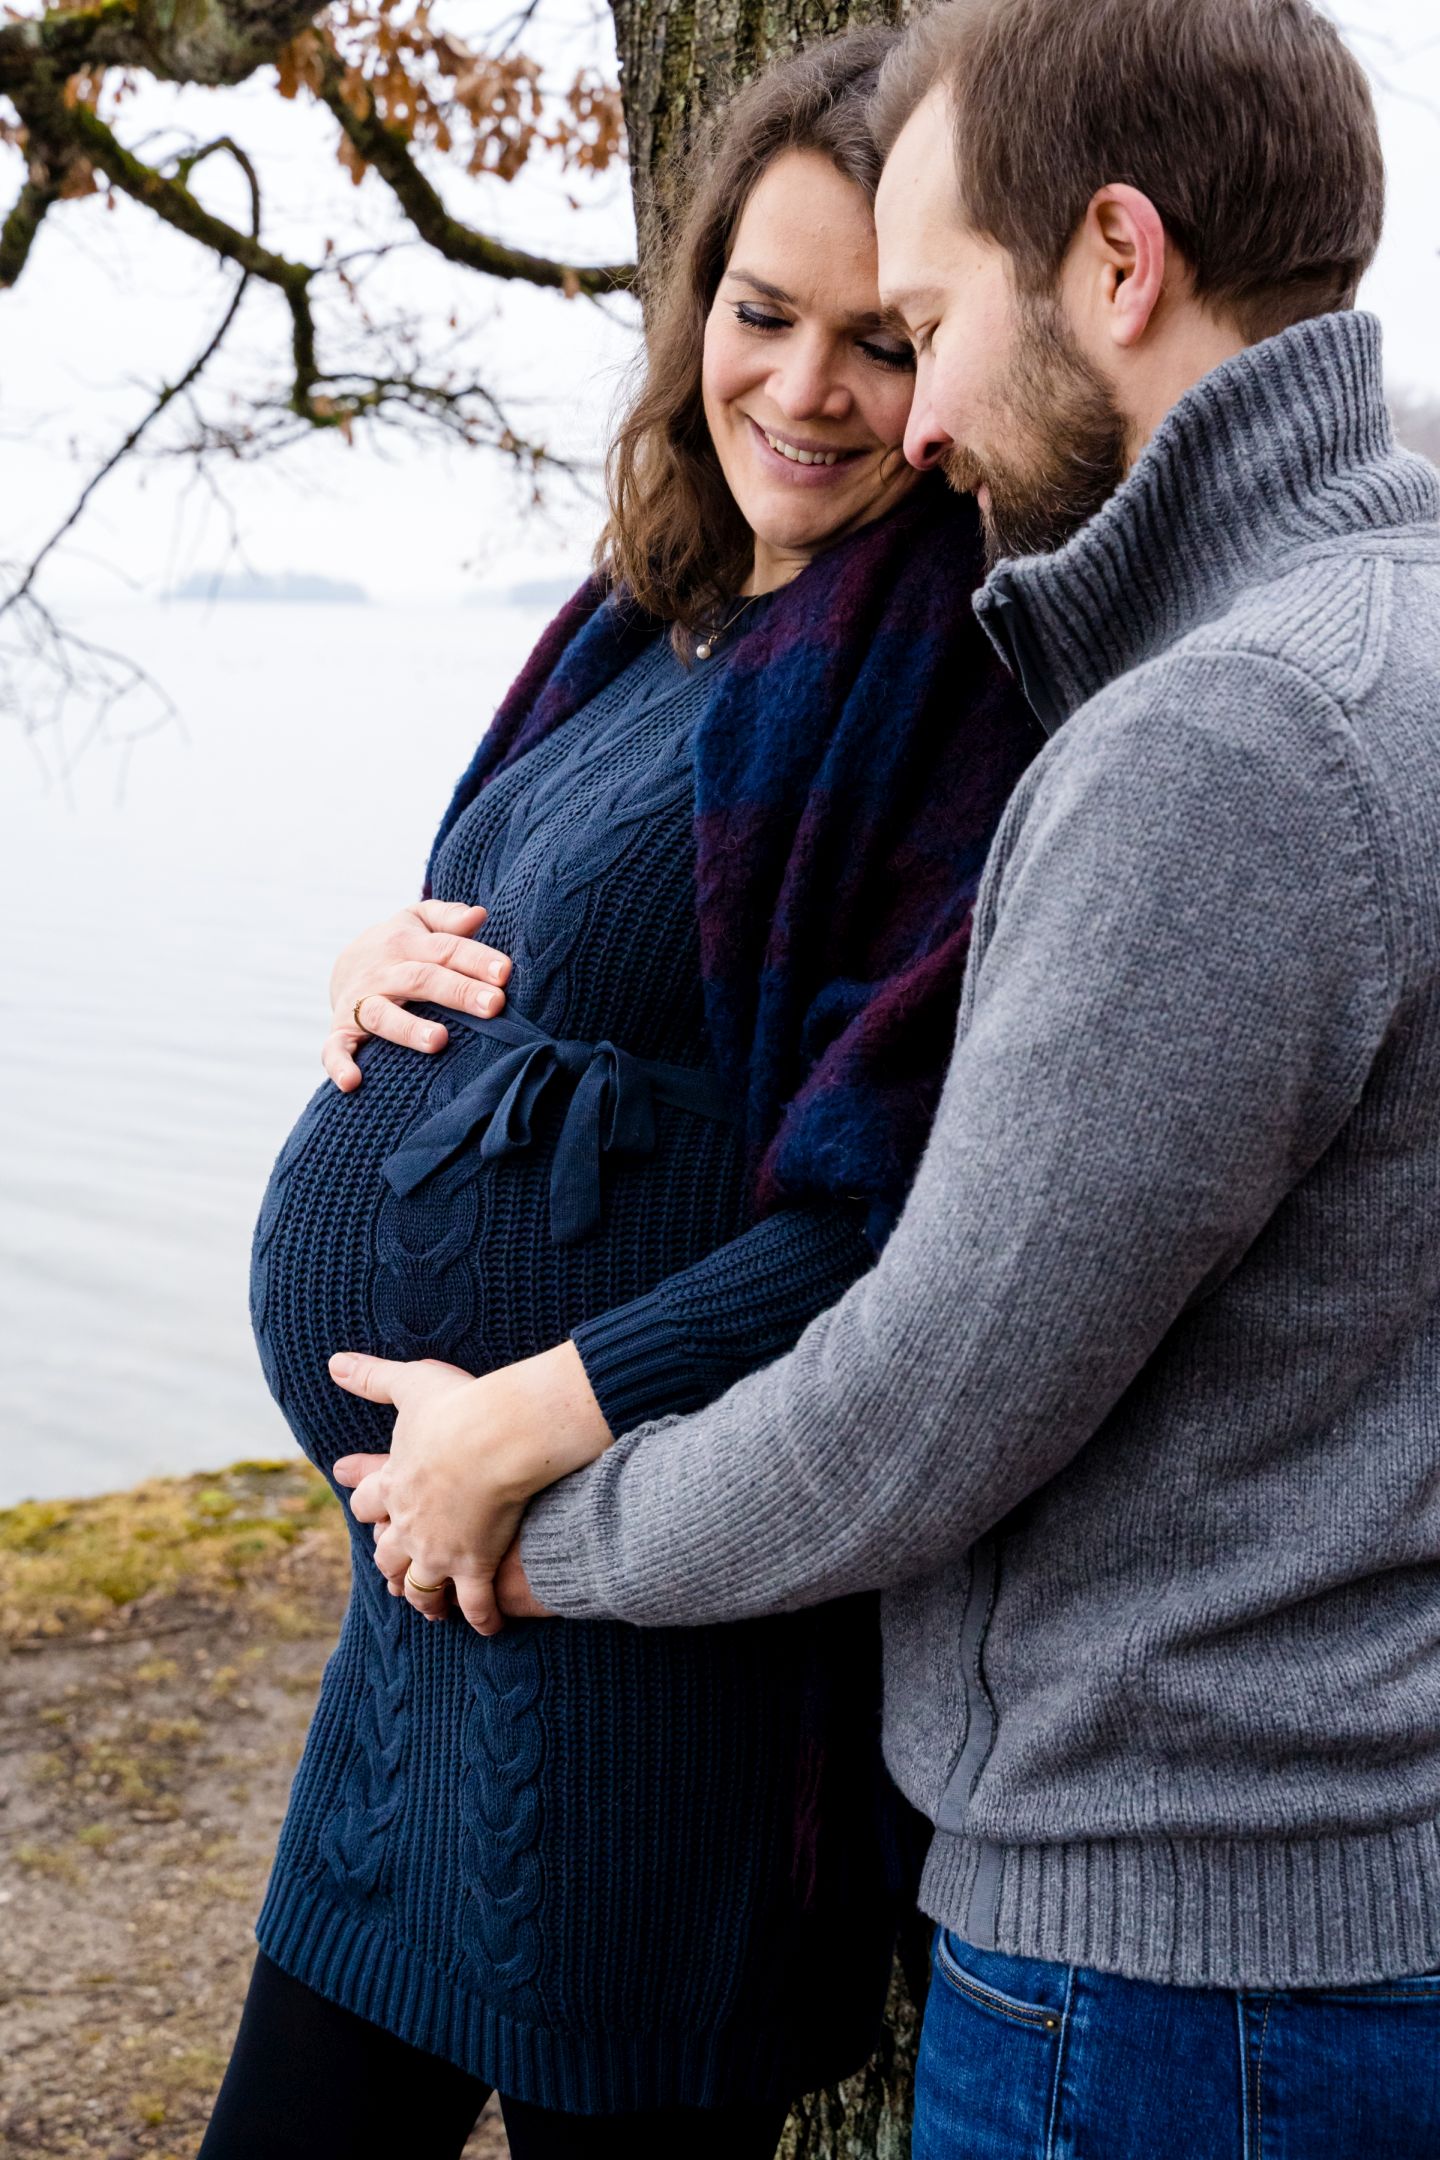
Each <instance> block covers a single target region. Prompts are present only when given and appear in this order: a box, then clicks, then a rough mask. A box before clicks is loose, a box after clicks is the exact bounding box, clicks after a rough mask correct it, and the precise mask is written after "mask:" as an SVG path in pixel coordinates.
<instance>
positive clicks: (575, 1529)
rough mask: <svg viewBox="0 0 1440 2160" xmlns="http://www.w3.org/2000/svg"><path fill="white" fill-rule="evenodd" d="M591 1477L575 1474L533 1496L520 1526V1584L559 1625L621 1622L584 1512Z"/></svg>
mask: <svg viewBox="0 0 1440 2160" xmlns="http://www.w3.org/2000/svg"><path fill="white" fill-rule="evenodd" d="M593 1476H594V1472H593V1471H591V1470H580V1471H577V1472H576V1474H575V1475H574V1476H573V1477H568V1478H562V1479H561V1480H560V1483H559V1484H558V1485H552V1486H551V1487H550V1488H549V1490H548V1492H542V1493H537V1494H536V1496H535V1498H534V1499H533V1500H532V1501H531V1502H530V1505H529V1507H528V1508H527V1509H526V1511H525V1521H524V1523H523V1525H522V1527H521V1532H520V1561H521V1565H522V1566H523V1567H524V1570H525V1579H526V1581H527V1582H528V1583H529V1585H530V1588H531V1590H532V1591H533V1592H534V1594H535V1596H536V1597H537V1598H539V1600H540V1602H541V1604H542V1605H545V1606H547V1607H548V1608H549V1610H550V1611H551V1612H552V1613H558V1614H559V1615H560V1617H561V1618H562V1619H564V1620H614V1619H618V1618H619V1617H620V1616H619V1615H618V1614H617V1613H616V1612H615V1610H614V1608H613V1606H612V1605H611V1603H610V1596H611V1591H610V1584H609V1581H608V1573H609V1571H608V1569H607V1568H606V1565H605V1556H604V1554H603V1553H602V1552H601V1551H600V1549H599V1546H598V1543H597V1541H596V1538H595V1534H594V1518H593V1515H591V1514H590V1513H588V1512H587V1508H586V1488H587V1486H588V1485H589V1484H590V1482H591V1481H592V1479H593Z"/></svg>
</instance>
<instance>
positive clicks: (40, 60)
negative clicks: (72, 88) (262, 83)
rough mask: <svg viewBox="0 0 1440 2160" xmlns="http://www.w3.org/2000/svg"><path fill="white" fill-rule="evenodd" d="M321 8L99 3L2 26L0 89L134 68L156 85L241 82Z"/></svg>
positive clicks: (268, 3)
mask: <svg viewBox="0 0 1440 2160" xmlns="http://www.w3.org/2000/svg"><path fill="white" fill-rule="evenodd" d="M322 11H323V0H186V5H185V6H183V7H177V6H175V5H174V4H173V0H170V4H166V0H99V4H98V5H97V6H95V7H88V8H85V7H81V8H56V9H51V10H49V11H47V12H46V13H45V14H43V15H39V16H36V17H35V18H34V19H33V20H31V19H30V18H28V17H27V18H26V19H24V20H23V21H20V22H8V23H4V24H0V90H5V91H11V92H13V91H14V90H16V89H21V90H23V89H24V88H25V87H26V85H27V84H29V83H32V82H34V81H35V80H36V77H37V75H40V74H47V75H50V76H52V77H58V78H60V79H63V78H64V77H66V76H68V75H78V74H80V73H82V72H89V71H93V70H96V69H99V68H107V67H123V68H139V69H143V71H144V72H145V73H146V74H147V75H154V76H156V77H157V78H158V79H159V80H160V81H161V82H185V83H204V84H207V85H210V86H211V87H214V86H217V85H221V84H234V83H238V82H244V80H245V78H246V77H247V76H248V75H253V74H254V72H255V70H256V68H259V67H264V66H266V65H267V64H268V63H269V62H271V61H273V60H274V58H275V55H276V53H277V52H279V51H280V49H281V47H282V46H284V45H286V44H288V43H289V41H290V39H291V38H293V37H295V36H297V35H298V34H299V32H300V31H301V30H303V29H304V28H305V27H306V25H307V24H308V23H311V22H313V21H314V19H315V17H316V16H317V15H319V14H320V13H321V12H322Z"/></svg>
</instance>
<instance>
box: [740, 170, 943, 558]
mask: <svg viewBox="0 0 1440 2160" xmlns="http://www.w3.org/2000/svg"><path fill="white" fill-rule="evenodd" d="M701 379H702V389H703V393H704V400H705V418H706V421H707V423H708V425H709V429H710V438H711V441H712V442H713V443H714V445H715V450H716V455H717V456H718V457H719V460H720V467H721V470H722V471H723V473H724V475H725V479H726V481H727V483H728V485H729V488H730V492H731V494H732V495H733V496H734V498H735V501H736V503H737V504H738V505H739V508H740V511H741V514H742V516H743V517H744V519H745V521H746V523H747V524H748V525H749V527H750V529H751V531H752V532H753V533H754V535H755V572H754V576H753V577H752V579H751V580H750V582H749V584H748V585H747V586H746V590H747V591H748V592H768V591H769V590H770V589H771V588H772V587H773V586H776V585H783V584H784V583H785V581H786V580H787V578H791V577H794V576H795V574H796V572H797V571H799V570H801V569H803V568H804V566H805V564H806V563H807V562H808V561H809V560H810V558H811V557H812V556H813V555H815V554H818V553H819V551H820V550H821V549H822V548H824V547H827V546H829V545H830V543H831V542H832V541H835V540H838V539H839V538H840V536H841V535H842V534H843V533H847V532H850V531H852V530H853V529H854V527H855V526H857V525H864V524H867V523H868V522H869V520H870V519H871V518H875V517H879V516H880V514H881V513H882V512H883V511H885V510H888V509H890V508H891V507H892V505H893V504H895V503H897V502H898V501H899V500H900V498H901V496H902V495H903V494H905V493H906V491H907V490H908V489H909V488H910V487H911V486H912V485H913V484H914V482H915V480H916V478H917V475H916V474H915V472H914V471H913V470H912V469H911V468H910V467H909V466H908V465H907V464H906V463H905V457H904V453H903V450H902V448H901V444H902V442H903V439H904V435H905V422H906V418H907V417H908V414H909V411H910V392H911V386H912V383H913V379H914V362H913V360H912V357H911V353H910V348H909V346H908V345H907V344H906V343H905V341H904V339H903V338H901V337H897V335H896V334H895V332H894V331H893V330H891V329H889V328H887V327H886V326H885V325H884V324H883V323H882V321H881V319H880V293H879V287H878V284H877V281H876V267H875V224H874V220H873V218H872V217H871V214H870V205H869V203H868V202H867V201H866V199H865V196H864V194H863V193H862V191H861V190H860V189H859V188H858V187H857V186H856V185H855V183H854V181H853V180H847V179H846V178H845V176H844V175H843V173H840V172H837V171H836V169H835V167H834V166H833V165H832V164H831V163H830V161H829V159H828V158H825V157H822V156H821V155H820V154H819V153H818V152H817V151H813V150H789V151H787V152H786V153H785V155H784V156H783V157H779V158H777V159H776V160H775V163H774V164H773V165H772V166H770V167H769V169H768V171H767V172H766V173H765V175H764V177H763V178H762V179H761V180H760V181H759V182H758V184H757V185H756V188H755V191H754V193H753V194H752V195H751V197H750V200H749V202H748V203H747V204H746V206H745V210H744V213H743V215H742V217H741V219H740V222H739V224H738V226H737V227H736V229H735V235H734V240H733V243H732V245H731V249H730V259H729V264H728V266H727V268H726V271H725V275H724V277H723V278H722V279H721V281H720V288H719V291H718V292H717V293H716V295H715V304H714V306H713V307H712V308H711V310H710V316H709V320H708V322H707V323H706V326H705V357H704V364H703V372H702V378H701Z"/></svg>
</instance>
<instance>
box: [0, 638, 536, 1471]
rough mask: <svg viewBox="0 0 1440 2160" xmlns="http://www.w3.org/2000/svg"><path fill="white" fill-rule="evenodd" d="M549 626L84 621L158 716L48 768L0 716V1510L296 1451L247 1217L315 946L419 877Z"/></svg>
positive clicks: (316, 1008) (306, 1065) (387, 904)
mask: <svg viewBox="0 0 1440 2160" xmlns="http://www.w3.org/2000/svg"><path fill="white" fill-rule="evenodd" d="M546 613H547V610H546V608H545V607H544V606H543V605H536V606H534V607H527V608H518V607H498V606H497V607H490V606H483V605H477V606H473V607H454V608H432V609H425V608H417V607H405V608H401V607H394V608H391V607H384V606H370V607H345V606H324V605H308V604H307V605H282V604H264V605H261V604H253V605H239V604H232V605H228V606H218V607H213V608H209V609H206V608H204V607H202V606H199V605H196V604H193V603H191V604H184V603H173V604H170V605H168V606H167V605H158V604H156V605H141V604H133V605H127V606H115V607H109V608H106V609H103V610H100V609H90V610H86V611H84V612H83V613H82V614H80V615H78V616H77V617H74V618H73V619H74V620H76V621H77V623H78V625H79V627H81V628H82V629H83V630H84V632H85V634H86V635H87V636H89V637H92V638H94V639H95V640H96V641H97V642H100V643H103V644H106V645H109V646H111V647H114V648H116V649H118V650H119V651H121V652H123V653H125V654H127V655H129V656H131V657H133V658H134V659H136V660H138V661H140V662H141V663H142V664H143V665H145V666H146V667H147V668H148V669H149V670H150V672H151V673H152V674H153V675H154V676H155V677H156V678H157V679H158V680H159V681H160V682H161V683H163V685H164V687H165V689H166V690H167V691H168V693H169V694H170V696H171V697H172V699H173V700H174V702H175V704H176V706H177V707H178V708H179V711H180V714H181V717H182V721H183V727H178V726H172V727H168V728H162V729H160V730H159V731H158V732H156V733H153V734H151V735H149V736H147V737H146V738H145V739H143V740H141V741H138V742H136V743H135V744H134V745H133V747H132V748H131V749H130V751H129V753H128V756H127V757H126V758H123V759H122V758H121V757H120V756H118V755H117V754H116V753H115V752H114V751H113V750H112V749H111V748H110V747H109V746H108V745H107V744H106V743H104V742H98V743H95V744H92V745H91V747H89V748H88V749H85V750H83V751H81V752H80V753H79V754H78V755H77V756H76V757H75V759H74V761H73V770H72V772H71V775H70V778H69V782H68V784H61V783H60V782H59V781H58V780H57V779H56V778H55V776H54V772H53V767H54V765H55V762H56V760H55V750H56V742H55V738H54V736H53V733H49V734H47V733H44V732H42V733H41V734H40V735H39V736H38V737H37V738H36V742H35V743H34V745H32V744H30V743H27V741H26V739H25V737H24V733H23V730H22V727H21V725H20V723H19V721H17V719H16V718H15V716H14V715H13V714H6V713H4V712H0V1370H3V1373H4V1379H5V1391H6V1398H7V1400H6V1406H5V1415H4V1424H3V1443H0V1506H4V1505H8V1504H10V1503H12V1502H14V1501H16V1500H19V1499H22V1498H26V1497H30V1496H39V1497H48V1496H56V1495H62V1494H78V1493H90V1492H101V1491H107V1490H110V1489H112V1488H115V1487H119V1486H124V1485H129V1484H131V1483H133V1482H134V1481H135V1480H137V1479H138V1478H141V1477H146V1476H152V1475H156V1474H159V1473H170V1472H178V1471H186V1470H195V1469H205V1468H218V1467H220V1466H221V1465H223V1464H225V1463H228V1462H231V1461H233V1460H234V1459H235V1458H236V1457H237V1456H241V1455H282V1454H284V1453H286V1452H288V1450H289V1449H290V1448H291V1446H292V1444H293V1443H292V1442H291V1440H290V1437H289V1434H288V1432H287V1430H286V1427H285V1424H284V1421H283V1420H282V1419H281V1417H280V1414H279V1412H278V1411H277V1410H276V1409H275V1407H274V1405H273V1404H272V1402H271V1400H270V1397H269V1394H268V1392H267V1390H266V1388H265V1385H264V1382H263V1380H262V1378H261V1375H260V1369H259V1364H258V1361H257V1358H256V1355H255V1351H254V1349H253V1346H252V1343H251V1339H250V1329H249V1320H248V1316H247V1310H246V1296H247V1274H248V1267H249V1245H250V1231H251V1226H252V1223H253V1221H254V1217H255V1213H256V1209H257V1207H258V1205H259V1201H260V1196H261V1193H262V1192H263V1190H264V1187H265V1182H266V1179H267V1177H268V1175H269V1170H270V1165H271V1162H272V1160H273V1159H274V1156H275V1152H276V1150H277V1148H278V1147H279V1145H280V1142H281V1141H282V1140H283V1138H284V1136H285V1134H286V1132H287V1131H288V1129H289V1127H290V1125H291V1123H292V1122H293V1120H294V1118H295V1116H296V1114H297V1113H298V1111H299V1110H300V1108H301V1106H302V1105H303V1104H304V1102H305V1101H306V1099H307V1098H308V1096H309V1095H310V1093H311V1092H312V1090H313V1089H314V1087H315V1086H316V1085H317V1084H318V1083H319V1082H320V1081H321V1080H322V1079H323V1078H324V1075H323V1074H322V1073H321V1071H320V1068H319V1064H318V1057H319V1051H320V1045H321V1042H322V1041H323V1039H324V1035H325V1032H326V1026H327V1020H328V1000H327V995H326V985H327V983H328V980H329V974H330V967H331V963H332V961H333V959H334V956H335V954H336V953H337V952H338V951H339V949H340V948H341V946H343V945H344V944H346V943H347V942H348V941H349V939H350V938H352V937H353V936H354V935H355V934H356V932H357V931H359V930H360V929H363V928H364V927H365V926H366V925H367V924H369V923H371V922H374V921H377V920H378V919H380V918H381V917H383V916H385V915H389V914H392V913H393V912H394V911H395V910H396V909H397V908H400V907H403V906H404V905H405V904H406V903H407V902H408V901H411V900H413V899H414V898H416V896H417V895H418V892H419V887H420V881H421V877H422V875H423V869H424V862H425V856H426V852H427V850H428V847H429V843H430V840H431V837H432V835H433V832H434V828H435V826H436V824H437V822H438V820H439V817H440V813H441V811H442V810H443V808H444V806H445V803H446V801H447V800H448V797H449V791H450V789H451V787H452V785H453V783H454V781H455V778H456V776H457V774H458V773H459V772H460V770H461V769H462V767H463V766H464V764H465V763H466V761H467V760H468V758H469V756H470V753H471V751H472V749H473V748H474V744H475V741H476V739H477V737H478V736H479V734H480V733H481V732H482V731H483V728H484V726H485V724H486V722H487V721H488V718H489V716H490V714H491V712H492V711H493V709H494V706H495V703H496V701H497V699H498V697H499V696H500V695H501V694H502V693H503V691H504V689H505V686H506V684H507V683H508V682H509V680H510V679H511V677H512V676H513V675H514V673H515V671H516V669H517V667H518V666H519V664H520V662H521V661H522V660H523V658H524V656H525V653H526V652H527V651H528V649H529V647H530V645H531V643H532V642H533V640H534V638H535V636H536V634H537V632H538V631H539V629H540V628H541V626H542V624H543V622H544V619H545V616H546ZM47 757H48V763H49V765H50V767H51V772H50V775H49V777H48V778H47V774H46V771H45V770H44V768H43V765H42V759H46V758H47ZM122 768H123V771H124V792H123V795H122V796H120V797H119V799H117V787H118V783H119V780H120V776H121V771H122Z"/></svg>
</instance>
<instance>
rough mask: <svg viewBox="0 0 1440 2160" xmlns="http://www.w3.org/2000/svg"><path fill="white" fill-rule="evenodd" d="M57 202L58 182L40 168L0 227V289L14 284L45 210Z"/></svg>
mask: <svg viewBox="0 0 1440 2160" xmlns="http://www.w3.org/2000/svg"><path fill="white" fill-rule="evenodd" d="M59 200H60V182H59V180H58V179H56V178H55V177H54V176H53V175H52V174H51V173H50V172H49V171H48V170H44V169H43V168H42V176H41V177H39V178H37V177H36V175H35V173H34V172H33V171H32V172H31V174H30V176H29V177H28V178H27V180H26V182H25V185H24V186H23V187H22V188H21V190H20V193H19V195H18V196H17V198H16V201H15V207H14V208H13V209H12V210H11V212H10V215H9V216H8V217H7V218H6V220H5V223H4V225H3V226H0V286H4V285H13V284H14V283H15V280H16V279H17V278H18V277H19V275H20V272H21V271H22V270H23V269H24V267H25V262H26V258H27V257H28V255H29V253H30V250H31V248H32V246H33V245H34V242H35V236H36V234H37V233H38V232H39V230H40V226H41V223H42V221H43V219H44V217H45V213H46V211H47V210H49V209H50V207H51V205H52V204H54V203H57V202H59Z"/></svg>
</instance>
